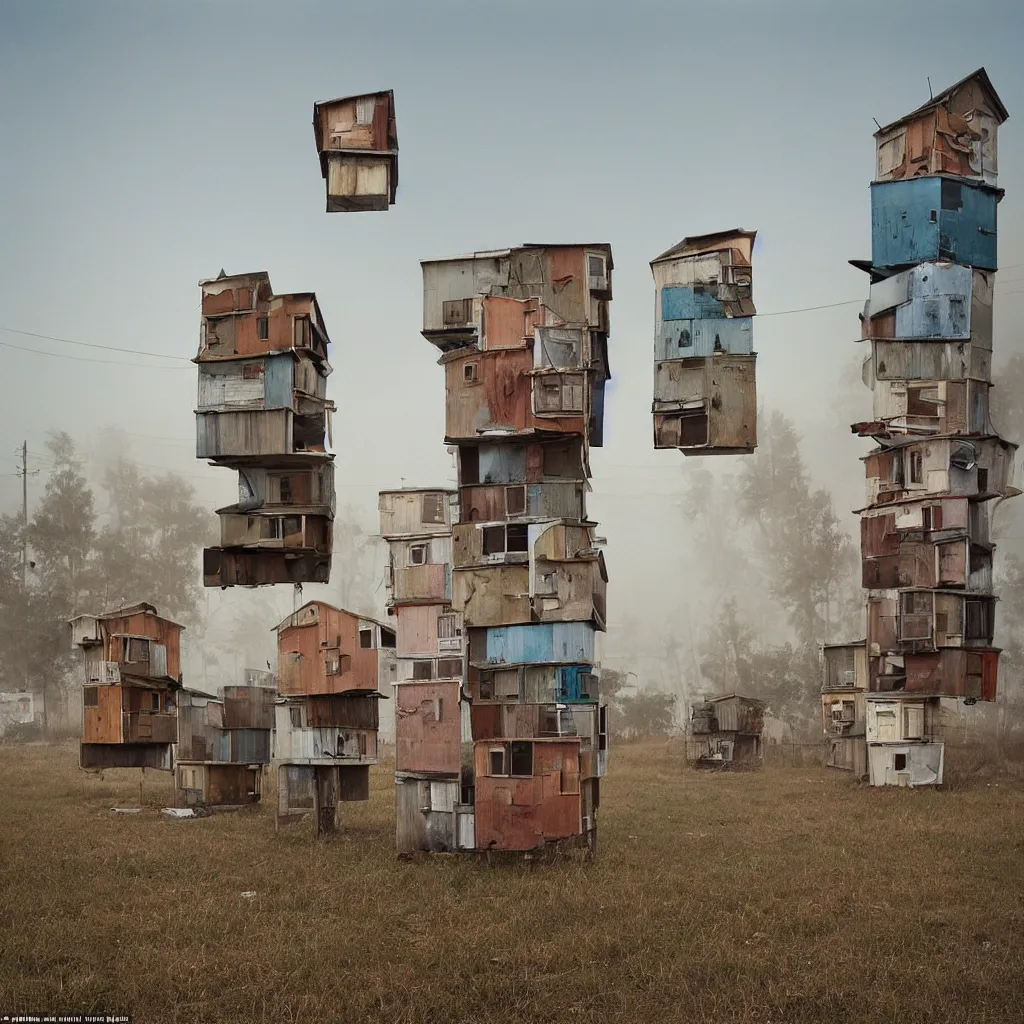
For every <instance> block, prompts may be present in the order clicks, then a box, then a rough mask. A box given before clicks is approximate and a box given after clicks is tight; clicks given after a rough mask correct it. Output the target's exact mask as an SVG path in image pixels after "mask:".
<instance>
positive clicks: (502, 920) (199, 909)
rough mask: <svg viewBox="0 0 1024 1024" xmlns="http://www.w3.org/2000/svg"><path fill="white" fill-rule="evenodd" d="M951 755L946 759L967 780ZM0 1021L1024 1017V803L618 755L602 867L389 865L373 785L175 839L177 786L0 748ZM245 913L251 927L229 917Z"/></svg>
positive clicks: (388, 801)
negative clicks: (51, 1015) (291, 820)
mask: <svg viewBox="0 0 1024 1024" xmlns="http://www.w3.org/2000/svg"><path fill="white" fill-rule="evenodd" d="M956 756H957V752H956V751H955V750H951V751H950V752H949V758H950V761H951V763H955V759H956ZM0 771H2V775H3V779H4V782H5V789H4V794H5V796H4V800H3V803H2V811H0V813H2V822H0V871H2V875H0V877H2V879H3V890H2V895H0V929H2V933H3V938H2V940H0V1008H2V1011H3V1012H9V1010H22V1011H27V1010H37V1011H38V1010H46V1011H56V1010H64V1011H69V1012H70V1011H83V1012H87V1011H93V1012H121V1013H131V1014H133V1015H134V1019H135V1021H136V1024H141V1022H148V1021H181V1022H186V1021H187V1022H190V1024H191V1022H196V1021H246V1022H250V1021H251V1022H257V1021H259V1022H275V1024H277V1022H281V1021H314V1022H315V1021H346V1022H353V1024H354V1022H361V1021H387V1022H431V1024H437V1022H446V1021H467V1022H468V1021H472V1022H475V1024H489V1022H492V1021H493V1022H498V1021H500V1022H502V1024H510V1022H526V1021H538V1022H539V1021H544V1022H548V1021H559V1022H575V1021H601V1022H602V1024H609V1022H615V1021H624V1022H626V1021H628V1022H633V1021H687V1022H690V1021H693V1022H702V1021H708V1022H715V1024H724V1022H733V1021H736V1022H740V1021H742V1022H758V1024H766V1022H769V1021H773V1022H784V1024H799V1022H810V1021H828V1022H830V1024H832V1022H838V1021H866V1022H875V1021H877V1022H883V1021H884V1022H886V1024H890V1022H894V1021H898V1022H900V1024H916V1022H921V1024H924V1022H929V1024H931V1022H935V1021H944V1022H945V1021H970V1022H979V1024H980V1022H990V1021H1020V1020H1022V1019H1024V886H1022V882H1024V841H1022V839H1021V838H1020V837H1021V836H1022V835H1024V781H1022V780H1021V779H1020V778H1019V777H1014V776H1013V775H1012V774H1004V775H1002V776H1000V777H999V779H998V780H996V781H998V785H989V784H988V783H989V782H990V781H992V780H989V779H985V780H979V781H978V782H977V783H976V784H971V783H970V780H969V779H967V780H966V781H964V780H961V781H960V782H958V784H957V786H956V788H954V789H952V790H950V791H927V790H925V791H910V792H908V791H894V790H873V789H871V788H870V787H868V786H865V785H861V784H858V783H856V782H853V781H852V780H850V779H848V778H846V777H844V776H843V775H841V774H838V773H830V772H828V771H826V770H825V769H823V768H819V767H816V766H805V767H799V768H782V767H775V766H771V765H769V766H767V767H766V768H765V769H764V770H763V771H761V772H757V773H717V772H715V773H704V772H696V771H691V770H689V769H687V767H686V764H685V761H684V758H683V753H682V750H681V748H679V747H677V746H676V745H668V746H666V745H665V744H657V745H646V746H635V747H620V748H617V749H615V750H613V752H612V764H611V774H610V775H609V776H608V778H607V779H606V780H605V781H604V784H603V786H602V808H601V819H600V822H601V823H600V842H599V855H598V858H597V860H596V861H594V862H592V863H579V862H577V861H574V860H571V859H566V860H564V861H560V862H557V863H555V864H551V865H546V866H530V865H527V864H520V865H517V866H513V867H508V866H502V867H495V866H488V865H487V864H486V863H485V862H483V861H480V860H476V859H465V858H461V857H438V858H426V859H422V860H414V861H399V860H397V859H396V858H395V855H394V839H393V817H394V794H393V783H392V779H391V776H390V774H389V766H383V765H382V766H381V767H380V768H379V769H377V770H375V772H374V774H373V778H372V788H371V799H370V801H369V802H367V803H362V804H348V805H344V807H343V813H344V817H345V821H346V825H345V829H344V831H343V832H342V833H341V834H339V836H338V837H337V838H336V839H333V840H331V841H327V842H320V843H316V842H314V841H313V839H312V826H311V824H300V825H294V826H289V827H288V828H285V829H282V830H281V831H280V832H277V833H275V831H274V825H273V816H272V813H271V809H272V803H271V800H272V794H267V795H266V796H265V800H266V801H267V802H266V804H265V805H264V806H263V807H262V808H256V809H253V810H247V811H243V812H239V813H234V814H223V815H214V816H212V817H209V818H203V819H200V820H195V821H171V820H169V819H165V818H163V817H162V816H161V815H160V814H159V812H158V808H159V807H160V806H162V805H163V804H165V803H167V802H169V800H170V796H171V783H170V778H169V776H166V775H159V774H157V773H152V772H147V780H146V784H145V788H144V791H143V796H144V800H145V802H146V804H147V809H146V810H144V811H143V813H141V814H138V815H126V816H121V815H114V814H111V813H110V811H109V808H110V807H111V806H113V805H115V804H132V803H137V802H138V796H139V789H138V778H139V773H138V772H117V771H111V772H107V773H106V776H105V778H104V779H102V780H100V779H98V778H96V777H93V776H89V775H86V774H85V773H83V772H80V771H79V770H78V768H77V765H76V750H75V748H74V747H73V746H70V745H62V746H55V747H27V748H25V747H23V748H0ZM247 890H254V891H255V892H256V893H257V895H256V898H255V899H254V900H253V901H252V902H251V903H250V902H248V901H247V900H244V899H243V898H242V897H241V895H240V894H241V893H242V892H243V891H247Z"/></svg>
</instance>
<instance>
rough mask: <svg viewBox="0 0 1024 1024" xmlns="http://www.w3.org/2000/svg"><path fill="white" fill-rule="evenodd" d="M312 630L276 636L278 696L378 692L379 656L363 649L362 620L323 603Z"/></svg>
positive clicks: (290, 628) (293, 629) (289, 629)
mask: <svg viewBox="0 0 1024 1024" xmlns="http://www.w3.org/2000/svg"><path fill="white" fill-rule="evenodd" d="M310 604H311V605H315V606H316V607H317V609H318V615H317V617H316V620H315V621H313V622H311V623H310V624H308V625H305V624H300V625H287V626H285V627H284V628H282V629H280V630H279V631H278V635H277V653H278V693H280V694H281V695H282V696H295V695H299V694H318V693H344V692H345V691H347V690H369V691H375V690H376V689H377V682H378V680H377V667H378V661H379V653H380V652H379V650H378V649H377V647H376V643H375V641H374V642H373V646H371V647H363V646H362V645H361V639H360V636H359V623H360V619H359V616H357V615H353V614H352V613H351V612H347V611H344V610H343V609H341V608H333V607H332V606H331V605H328V604H323V603H322V602H320V601H313V602H310Z"/></svg>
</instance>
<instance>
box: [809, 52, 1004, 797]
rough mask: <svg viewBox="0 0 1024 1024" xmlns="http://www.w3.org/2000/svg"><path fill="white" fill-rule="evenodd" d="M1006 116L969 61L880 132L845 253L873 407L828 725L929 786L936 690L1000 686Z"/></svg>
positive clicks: (934, 761) (827, 695)
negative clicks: (1000, 265)
mask: <svg viewBox="0 0 1024 1024" xmlns="http://www.w3.org/2000/svg"><path fill="white" fill-rule="evenodd" d="M1006 117H1007V114H1006V110H1005V108H1004V107H1003V104H1002V103H1001V102H1000V100H999V97H998V96H997V95H996V93H995V90H994V89H993V88H992V84H991V82H990V81H989V79H988V75H986V73H985V71H984V69H982V70H979V71H977V72H975V73H974V74H973V75H970V76H969V77H968V78H965V79H964V80H963V81H961V82H958V83H957V84H956V85H954V86H952V87H951V88H949V89H947V90H946V91H945V92H943V93H941V94H940V95H938V96H935V97H934V98H932V99H931V100H929V101H928V102H927V103H926V104H924V105H923V106H922V107H919V108H918V109H917V110H915V111H913V112H912V113H910V114H908V115H907V116H906V117H903V118H901V119H900V120H898V121H896V122H894V123H892V124H890V125H887V126H886V127H884V128H880V129H879V131H878V132H876V134H875V141H876V155H877V166H876V175H875V181H874V182H873V183H872V185H871V261H870V263H865V262H855V265H856V266H859V267H860V268H861V269H863V270H865V271H866V272H867V273H868V275H869V276H870V280H871V286H870V297H869V299H868V302H867V305H866V307H865V310H864V313H863V315H862V317H861V322H862V340H863V341H864V342H865V343H866V344H867V345H869V346H870V352H869V354H868V356H867V359H866V360H865V363H864V379H865V382H866V383H867V384H868V386H869V387H871V388H872V390H873V392H874V414H873V418H872V419H871V420H870V421H868V422H864V423H857V424H854V426H853V430H854V432H855V433H857V434H859V435H860V436H862V437H870V438H872V439H873V440H874V441H875V442H876V444H877V447H876V448H875V449H874V450H873V451H872V452H871V453H870V454H868V455H867V456H866V457H865V458H864V462H865V466H866V470H867V473H866V475H867V501H868V504H867V506H866V507H865V508H864V509H862V510H861V512H860V515H861V555H862V564H863V581H862V582H863V586H864V587H865V588H866V589H867V590H868V599H867V638H866V648H865V651H864V654H863V655H858V652H857V645H845V646H843V647H839V648H831V649H829V648H826V649H825V651H824V662H825V671H826V678H825V690H824V697H823V705H824V711H825V718H826V725H827V726H831V729H832V731H833V733H834V732H835V731H836V730H847V732H846V733H845V734H842V733H841V734H840V736H839V737H837V738H838V739H840V740H841V739H842V737H843V735H846V736H849V737H851V739H850V741H848V743H847V750H846V751H845V752H844V753H843V754H842V755H841V756H839V757H838V760H839V761H841V762H843V763H844V766H851V767H856V766H859V765H862V764H863V761H864V760H866V764H867V772H868V775H869V777H870V781H871V782H872V784H874V785H908V786H919V785H929V784H941V782H942V774H943V754H944V751H943V743H942V741H941V734H940V731H939V703H940V700H941V698H943V697H952V698H964V699H965V700H967V701H968V702H971V703H973V702H974V701H976V700H993V699H994V698H995V694H996V676H997V666H998V660H999V651H998V650H997V649H995V648H994V647H993V646H992V640H993V629H994V618H995V614H994V613H995V598H994V596H993V594H992V551H993V545H992V543H991V540H990V533H989V518H990V505H989V504H988V503H989V502H990V501H991V500H992V499H996V498H1002V497H1008V496H1010V495H1012V494H1015V493H1018V492H1017V491H1016V490H1015V489H1013V488H1012V487H1011V486H1010V484H1011V476H1012V468H1013V457H1014V452H1015V450H1016V447H1017V446H1016V445H1014V444H1011V443H1009V442H1007V441H1004V440H1003V439H1002V438H1001V437H999V435H998V434H997V433H996V431H995V428H994V427H993V425H992V423H991V421H990V419H989V391H990V389H991V386H992V292H993V284H994V281H995V271H996V206H997V204H998V202H999V200H1000V199H1001V198H1002V191H1001V190H1000V189H998V188H997V187H996V136H997V133H998V129H999V125H1001V124H1002V123H1003V122H1004V121H1005V120H1006ZM840 679H841V682H842V685H839V686H837V682H839V680H840ZM850 684H852V685H850ZM859 691H862V692H859ZM860 716H863V718H861V717H860ZM861 723H863V734H864V741H865V742H866V751H865V758H863V759H862V758H861V757H860V756H859V754H857V753H856V752H855V743H856V740H855V739H853V737H855V736H856V735H857V733H859V732H860V727H861ZM834 745H835V744H834Z"/></svg>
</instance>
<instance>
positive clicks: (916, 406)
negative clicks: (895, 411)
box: [907, 385, 941, 418]
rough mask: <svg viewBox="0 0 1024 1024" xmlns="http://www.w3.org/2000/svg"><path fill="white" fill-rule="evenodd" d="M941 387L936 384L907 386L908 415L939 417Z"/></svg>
mask: <svg viewBox="0 0 1024 1024" xmlns="http://www.w3.org/2000/svg"><path fill="white" fill-rule="evenodd" d="M940 401H941V400H940V398H939V389H938V388H937V387H935V386H934V385H928V386H913V385H911V386H910V387H908V388H907V415H908V416H927V417H931V418H937V417H938V415H939V404H940Z"/></svg>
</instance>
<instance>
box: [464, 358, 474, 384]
mask: <svg viewBox="0 0 1024 1024" xmlns="http://www.w3.org/2000/svg"><path fill="white" fill-rule="evenodd" d="M476 367H477V364H476V363H466V365H465V366H463V367H462V379H463V380H464V381H465V382H466V383H467V384H469V383H472V382H473V381H475V380H476V379H477V378H476Z"/></svg>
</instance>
